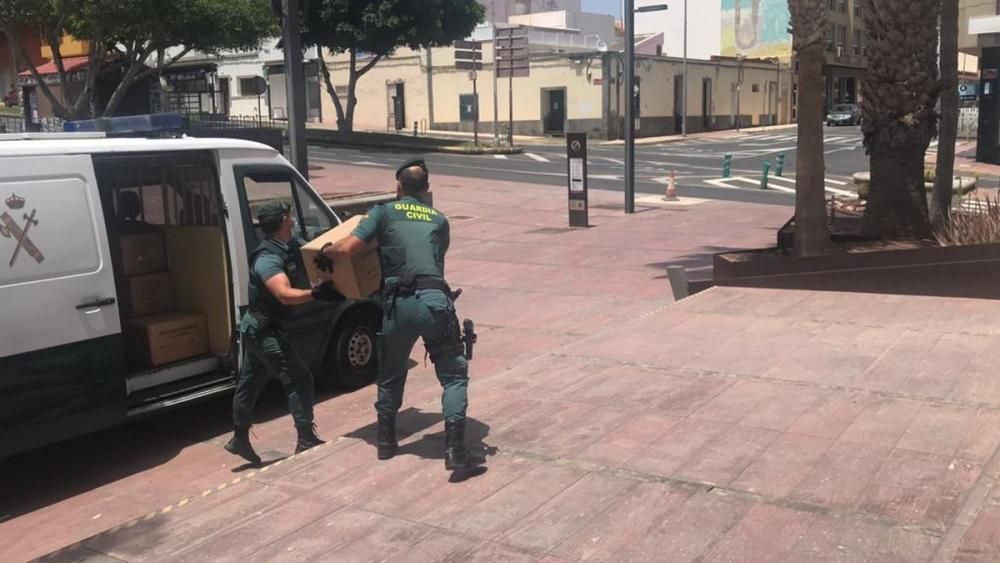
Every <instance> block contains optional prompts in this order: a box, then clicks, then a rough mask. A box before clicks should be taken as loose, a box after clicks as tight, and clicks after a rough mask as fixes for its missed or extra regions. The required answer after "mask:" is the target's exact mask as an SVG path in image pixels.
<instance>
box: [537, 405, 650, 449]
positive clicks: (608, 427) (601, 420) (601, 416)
mask: <svg viewBox="0 0 1000 563" xmlns="http://www.w3.org/2000/svg"><path fill="white" fill-rule="evenodd" d="M632 416H633V413H631V412H628V411H626V410H624V408H622V407H596V408H594V409H593V410H591V411H589V412H588V413H587V414H586V415H584V416H582V417H580V418H578V419H577V420H575V421H573V422H572V423H571V424H570V425H568V426H565V427H560V428H555V429H554V432H552V433H548V434H546V435H545V436H544V437H543V439H542V440H541V441H540V442H538V443H536V444H535V447H539V448H542V449H543V450H544V451H545V453H546V454H548V455H550V456H554V457H561V458H576V457H577V456H578V455H579V454H580V452H582V451H584V450H585V449H587V448H588V447H589V446H590V445H592V444H594V443H595V442H597V441H598V440H600V439H601V438H603V437H604V436H606V435H608V434H609V433H610V432H611V431H613V430H614V429H616V428H618V427H620V426H621V425H622V424H623V423H624V422H625V421H626V420H629V419H630V418H632Z"/></svg>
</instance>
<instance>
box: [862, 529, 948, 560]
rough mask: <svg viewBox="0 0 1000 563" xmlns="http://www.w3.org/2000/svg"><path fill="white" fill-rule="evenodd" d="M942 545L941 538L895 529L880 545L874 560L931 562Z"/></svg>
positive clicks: (890, 531)
mask: <svg viewBox="0 0 1000 563" xmlns="http://www.w3.org/2000/svg"><path fill="white" fill-rule="evenodd" d="M940 543H941V538H939V537H936V536H932V535H928V534H925V533H921V532H918V531H914V530H906V529H903V528H893V529H891V530H889V532H888V533H887V534H886V536H885V537H884V538H883V539H882V543H881V544H879V546H878V549H877V550H876V551H875V555H874V556H873V557H872V560H874V561H884V562H886V563H921V562H924V561H930V560H931V559H932V558H933V556H934V551H935V550H936V549H937V547H938V545H939V544H940Z"/></svg>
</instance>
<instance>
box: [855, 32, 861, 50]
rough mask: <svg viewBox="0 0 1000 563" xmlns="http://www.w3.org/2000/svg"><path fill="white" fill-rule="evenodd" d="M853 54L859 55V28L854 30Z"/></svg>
mask: <svg viewBox="0 0 1000 563" xmlns="http://www.w3.org/2000/svg"><path fill="white" fill-rule="evenodd" d="M854 55H855V56H859V55H861V30H860V29H855V30H854Z"/></svg>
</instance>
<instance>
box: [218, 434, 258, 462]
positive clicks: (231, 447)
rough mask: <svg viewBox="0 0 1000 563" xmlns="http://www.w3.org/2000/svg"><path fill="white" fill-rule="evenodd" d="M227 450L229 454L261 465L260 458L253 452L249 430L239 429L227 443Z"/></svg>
mask: <svg viewBox="0 0 1000 563" xmlns="http://www.w3.org/2000/svg"><path fill="white" fill-rule="evenodd" d="M225 448H226V451H227V452H229V453H231V454H234V455H238V456H240V457H242V458H243V459H245V460H247V461H249V462H250V463H252V464H254V465H259V464H260V456H259V455H257V452H255V451H253V446H251V445H250V429H249V428H237V429H236V430H235V432H233V437H232V438H230V439H229V441H228V442H226V445H225Z"/></svg>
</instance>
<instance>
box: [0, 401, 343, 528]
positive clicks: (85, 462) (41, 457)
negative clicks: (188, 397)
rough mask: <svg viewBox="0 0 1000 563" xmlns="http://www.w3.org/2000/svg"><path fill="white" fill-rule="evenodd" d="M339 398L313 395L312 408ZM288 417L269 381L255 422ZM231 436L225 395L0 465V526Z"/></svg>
mask: <svg viewBox="0 0 1000 563" xmlns="http://www.w3.org/2000/svg"><path fill="white" fill-rule="evenodd" d="M339 395H340V394H334V393H330V392H324V391H318V392H317V397H316V404H320V403H322V402H324V401H326V400H329V399H331V398H334V397H337V396H339ZM287 416H289V414H288V402H287V400H286V398H285V394H284V392H283V391H282V389H281V386H280V385H278V384H277V382H274V383H273V384H272V385H268V387H267V389H266V390H265V392H264V393H262V394H261V398H260V400H259V401H258V404H257V408H256V411H255V413H254V419H255V423H256V424H261V423H264V422H267V421H270V420H273V419H276V418H281V417H287ZM231 431H232V396H231V395H225V396H223V397H219V398H216V399H212V400H209V401H205V402H202V403H198V404H193V405H186V406H184V407H181V408H178V409H176V410H173V411H170V412H166V413H163V414H160V415H157V416H155V417H150V418H145V419H141V420H137V421H135V422H132V423H129V424H125V425H122V426H117V427H114V428H109V429H107V430H103V431H100V432H95V433H93V434H88V435H85V436H80V437H77V438H73V439H70V440H66V441H63V442H58V443H55V444H51V445H48V446H45V447H43V448H39V449H37V450H32V451H29V452H25V453H22V454H19V455H16V456H13V457H10V458H7V459H3V460H0V475H3V476H4V477H3V489H4V491H3V495H2V497H0V523H2V522H5V521H7V520H11V519H14V518H17V517H18V516H21V515H23V514H27V513H30V512H33V511H35V510H38V509H40V508H43V507H45V506H48V505H50V504H54V503H57V502H60V501H63V500H66V499H68V498H72V497H74V496H77V495H80V494H83V493H86V492H88V491H92V490H94V489H98V488H100V487H102V486H104V485H107V484H109V483H114V482H116V481H119V480H121V479H125V478H128V477H130V476H132V475H136V474H139V473H142V472H144V471H148V470H149V469H152V468H154V467H157V466H160V465H163V464H165V463H167V462H169V461H170V460H172V459H173V458H175V457H176V456H177V455H178V454H179V453H180V452H181V451H183V450H184V449H185V448H187V447H189V446H191V445H194V444H197V443H201V442H206V441H210V440H218V442H219V443H218V446H219V447H220V448H221V447H222V444H223V443H224V441H225V440H227V439H228V436H229V433H230V432H231ZM268 461H270V462H273V461H272V460H268ZM274 461H276V460H274Z"/></svg>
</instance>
